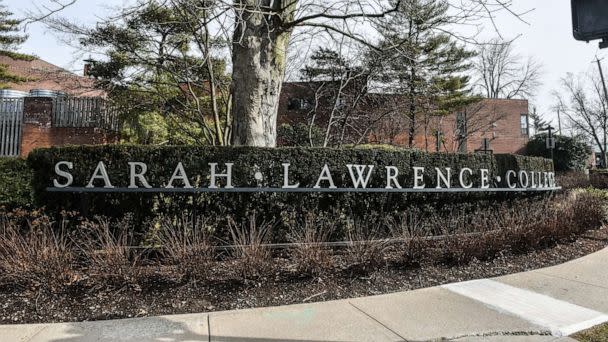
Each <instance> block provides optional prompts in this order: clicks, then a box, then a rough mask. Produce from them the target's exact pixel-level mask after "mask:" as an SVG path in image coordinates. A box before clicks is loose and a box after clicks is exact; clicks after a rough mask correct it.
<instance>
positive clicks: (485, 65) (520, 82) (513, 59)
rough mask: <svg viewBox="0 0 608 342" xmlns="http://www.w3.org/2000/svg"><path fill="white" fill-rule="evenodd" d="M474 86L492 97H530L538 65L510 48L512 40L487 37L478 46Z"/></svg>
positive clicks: (536, 85)
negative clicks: (476, 77) (487, 38)
mask: <svg viewBox="0 0 608 342" xmlns="http://www.w3.org/2000/svg"><path fill="white" fill-rule="evenodd" d="M478 52H479V54H478V57H477V61H476V63H475V69H476V71H477V74H478V78H479V79H478V80H477V87H478V88H479V89H481V91H482V93H483V94H484V95H485V96H486V97H488V98H492V99H496V98H505V99H513V98H530V97H533V96H534V93H535V91H536V89H537V88H538V87H539V85H540V78H541V65H540V63H538V62H537V61H536V60H534V59H533V58H532V57H529V58H527V59H526V58H524V57H522V56H520V55H518V54H516V53H515V52H514V51H513V42H503V41H501V40H498V39H494V40H491V41H490V42H488V43H486V44H482V45H480V47H479V51H478Z"/></svg>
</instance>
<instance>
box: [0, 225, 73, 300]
mask: <svg viewBox="0 0 608 342" xmlns="http://www.w3.org/2000/svg"><path fill="white" fill-rule="evenodd" d="M29 222H30V225H29V227H27V228H25V230H24V229H23V227H21V226H20V225H19V224H17V223H16V222H15V221H14V219H11V218H6V217H4V218H3V220H2V226H1V228H0V282H1V283H5V284H15V285H18V286H22V287H27V288H34V289H46V290H50V291H52V292H58V291H61V290H62V289H64V287H65V286H68V285H70V284H73V283H74V282H76V281H78V280H79V276H78V274H77V272H75V270H74V264H75V256H74V253H73V250H72V244H71V242H70V240H69V239H68V238H67V236H66V234H65V231H64V230H63V229H60V230H59V231H58V232H55V231H54V229H53V228H54V227H53V224H52V222H51V221H50V220H49V218H48V217H46V216H40V217H38V218H37V219H36V220H35V221H29ZM62 227H63V225H62Z"/></svg>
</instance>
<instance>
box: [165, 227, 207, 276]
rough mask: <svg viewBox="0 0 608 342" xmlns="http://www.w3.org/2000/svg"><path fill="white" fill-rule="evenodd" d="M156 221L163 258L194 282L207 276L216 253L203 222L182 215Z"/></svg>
mask: <svg viewBox="0 0 608 342" xmlns="http://www.w3.org/2000/svg"><path fill="white" fill-rule="evenodd" d="M158 223H159V224H160V233H159V234H158V239H159V243H160V245H161V246H162V250H163V255H164V257H165V259H166V261H167V262H169V263H170V264H171V265H172V266H174V267H175V268H177V270H178V272H179V273H180V274H181V275H182V276H184V277H186V278H187V279H192V280H194V281H195V282H196V281H198V280H202V279H205V278H207V277H208V275H209V270H210V266H211V265H210V264H211V262H212V261H213V260H214V257H215V255H214V248H213V246H212V244H211V242H210V238H209V232H208V229H207V225H206V221H205V220H193V219H191V218H186V217H182V218H181V219H177V220H173V219H168V218H163V219H161V220H160V221H159V222H158Z"/></svg>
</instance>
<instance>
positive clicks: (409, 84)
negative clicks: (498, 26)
mask: <svg viewBox="0 0 608 342" xmlns="http://www.w3.org/2000/svg"><path fill="white" fill-rule="evenodd" d="M448 10H449V5H448V3H447V2H445V1H440V0H403V1H401V2H400V6H399V10H398V11H397V12H395V13H394V14H392V15H391V18H390V20H388V21H387V22H386V24H385V25H384V26H383V27H382V28H381V31H382V33H383V37H382V46H383V47H384V49H385V50H386V52H384V53H383V55H382V56H381V58H371V59H370V60H372V61H375V62H376V63H384V66H383V70H384V71H383V72H382V73H381V74H380V77H378V80H379V81H381V82H382V83H384V84H386V85H387V86H388V87H389V88H390V89H391V90H392V91H393V92H395V93H398V94H401V95H403V96H404V97H405V99H406V100H407V101H408V103H409V109H408V111H407V113H406V116H407V121H408V122H409V123H408V126H409V132H408V135H409V146H410V147H412V146H413V143H414V137H415V134H416V127H417V125H418V121H419V120H418V117H419V116H421V115H427V117H428V115H441V114H449V113H451V112H452V111H454V110H455V109H457V108H460V107H463V106H466V105H468V104H470V103H472V102H475V101H477V100H478V98H476V97H473V96H470V94H469V90H468V84H469V77H468V76H465V75H464V74H463V73H464V72H466V71H468V70H470V68H471V66H472V63H471V61H470V60H471V58H472V57H473V56H474V55H475V52H473V51H469V50H467V49H466V48H465V47H464V46H463V45H462V44H460V43H458V42H457V41H455V39H454V38H453V37H451V36H449V35H448V34H445V33H443V32H445V29H446V26H448V25H449V24H450V22H451V18H450V17H449V14H448Z"/></svg>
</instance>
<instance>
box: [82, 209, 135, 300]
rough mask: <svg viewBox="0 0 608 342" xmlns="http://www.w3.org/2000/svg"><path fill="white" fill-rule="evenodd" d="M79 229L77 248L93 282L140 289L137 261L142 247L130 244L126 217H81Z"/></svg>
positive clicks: (112, 286)
mask: <svg viewBox="0 0 608 342" xmlns="http://www.w3.org/2000/svg"><path fill="white" fill-rule="evenodd" d="M80 233H81V236H80V237H79V238H78V243H77V244H78V248H79V250H80V252H81V254H82V255H83V257H84V261H85V262H86V263H87V265H88V267H89V268H90V272H91V273H92V274H93V277H92V278H93V279H92V281H93V283H95V284H96V285H101V286H103V287H107V288H110V289H113V288H118V289H119V288H122V287H125V286H128V287H131V288H133V289H138V290H139V289H140V284H141V283H142V276H143V274H142V272H141V271H142V268H141V267H140V266H141V265H140V263H139V261H140V259H141V257H142V255H143V251H141V250H134V249H132V248H131V246H132V244H131V238H130V235H129V220H128V219H125V220H124V221H122V222H112V221H110V220H108V219H105V218H97V219H96V220H95V221H85V222H83V224H82V225H81V227H80Z"/></svg>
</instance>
